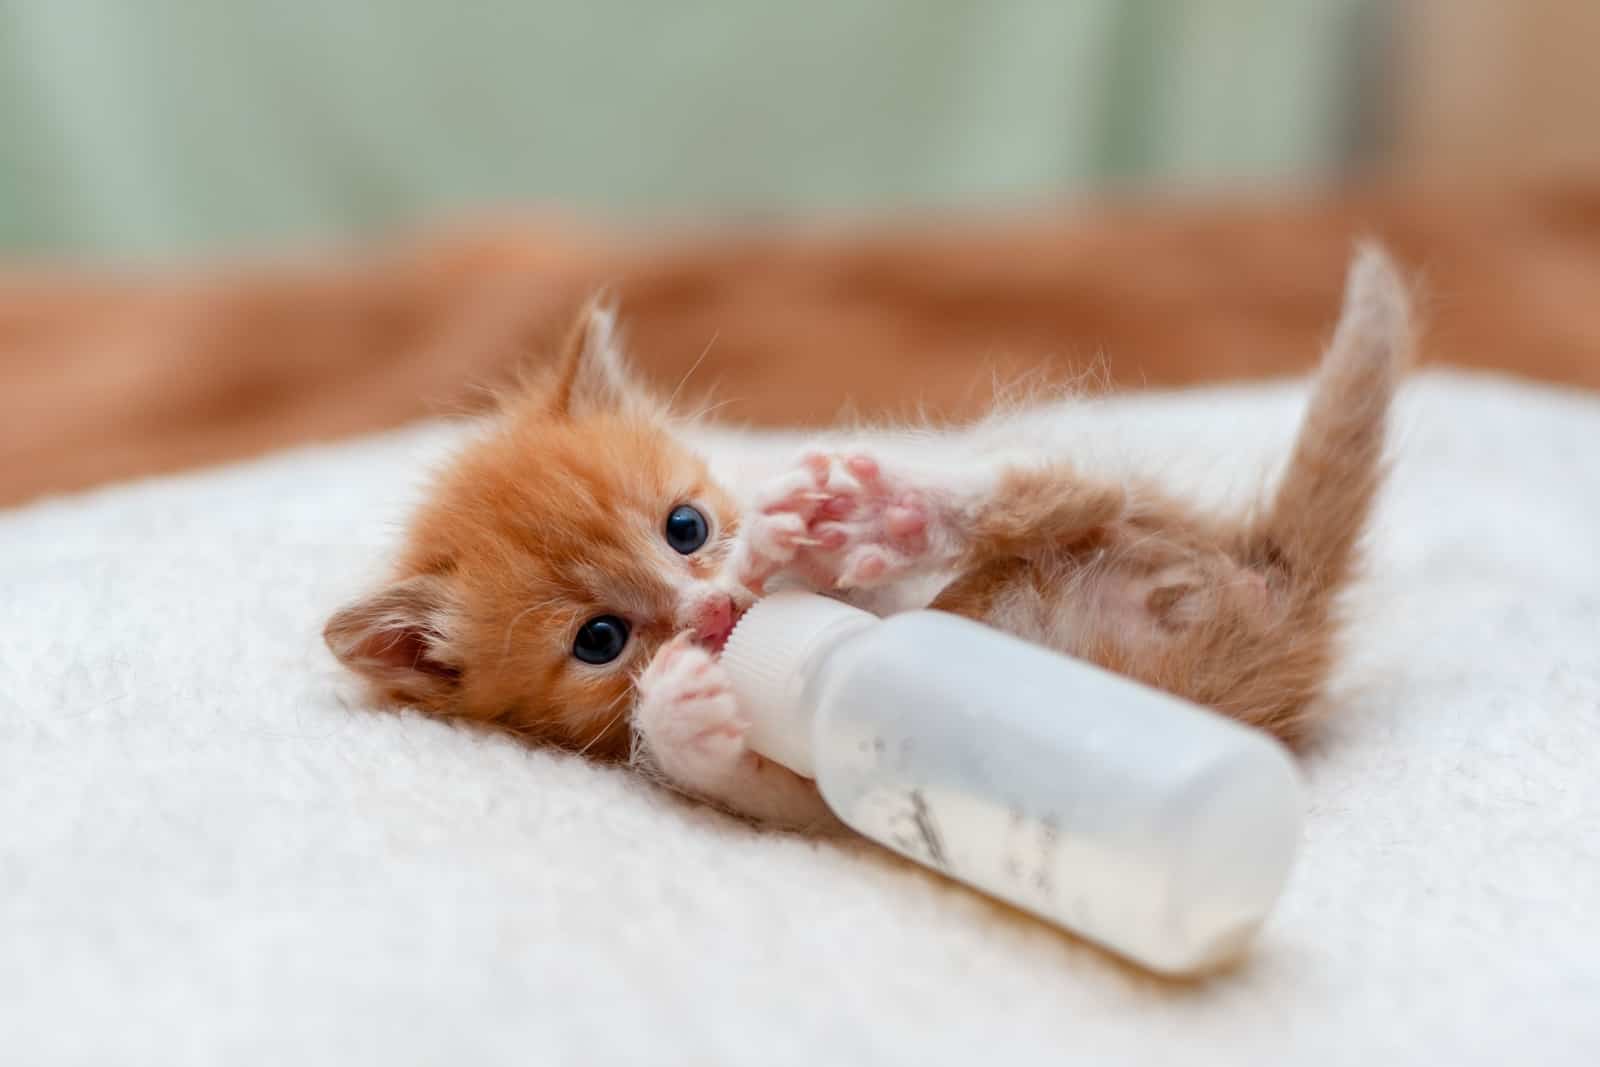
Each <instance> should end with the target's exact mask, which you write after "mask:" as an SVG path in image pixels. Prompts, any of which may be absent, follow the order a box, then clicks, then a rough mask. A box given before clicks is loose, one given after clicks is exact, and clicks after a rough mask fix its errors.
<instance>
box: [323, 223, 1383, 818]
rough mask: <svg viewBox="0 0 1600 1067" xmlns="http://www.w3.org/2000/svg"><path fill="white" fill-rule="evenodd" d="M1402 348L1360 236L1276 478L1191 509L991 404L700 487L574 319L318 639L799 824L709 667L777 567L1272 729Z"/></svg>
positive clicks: (1320, 675) (699, 472)
mask: <svg viewBox="0 0 1600 1067" xmlns="http://www.w3.org/2000/svg"><path fill="white" fill-rule="evenodd" d="M1409 341H1410V338H1409V322H1408V311H1407V303H1406V299H1405V294H1404V290H1403V287H1402V285H1401V283H1400V281H1399V279H1398V278H1397V277H1396V275H1395V272H1394V270H1393V268H1392V267H1391V265H1390V264H1389V263H1388V261H1387V260H1386V259H1385V258H1384V257H1383V256H1382V254H1381V253H1378V252H1376V251H1372V250H1369V251H1364V252H1363V253H1362V254H1361V255H1360V256H1359V257H1358V259H1357V261H1356V264H1355V265H1354V267H1353V268H1352V271H1351V278H1350V282H1349V286H1348V290H1347V295H1346V303H1345V309H1344V312H1343V315H1342V317H1341V320H1340V323H1339V326H1338V329H1337V332H1336V333H1335V336H1334V338H1333V341H1332V343H1331V345H1330V346H1329V349H1328V352H1327V354H1326V356H1325V358H1324V361H1323V365H1322V369H1321V372H1320V374H1319V376H1318V378H1317V381H1316V384H1315V387H1314V391H1313V394H1312V397H1311V402H1310V407H1309V409H1308V411H1307V414H1306V416H1305V420H1304V423H1303V426H1302V428H1301V431H1300V435H1299V438H1298V440H1297V442H1296V444H1295V447H1294V451H1293V454H1292V456H1291V458H1290V461H1289V465H1288V469H1287V471H1286V473H1285V475H1284V477H1283V480H1282V484H1281V485H1280V487H1279V488H1278V490H1277V492H1276V494H1275V495H1274V496H1273V498H1272V499H1271V500H1270V501H1269V502H1267V503H1266V504H1265V505H1264V506H1263V507H1261V508H1260V509H1259V511H1257V512H1255V513H1252V514H1249V515H1243V516H1218V515H1209V514H1202V513H1200V512H1198V511H1196V510H1195V509H1193V508H1191V507H1189V506H1186V505H1185V504H1183V503H1181V502H1179V501H1177V500H1175V499H1173V498H1172V497H1170V496H1168V495H1167V494H1166V493H1165V492H1164V491H1162V490H1161V489H1159V488H1157V487H1156V486H1154V485H1151V484H1146V483H1128V482H1125V481H1103V480H1097V479H1096V478H1094V477H1093V476H1092V475H1089V474H1086V473H1084V472H1082V471H1079V470H1077V469H1076V468H1075V467H1074V466H1073V465H1072V464H1071V463H1070V461H1069V460H1068V459H1067V458H1066V457H1065V456H1062V455H1059V454H1053V453H1051V452H1050V451H1049V450H1048V449H1042V448H1040V447H1039V446H1038V444H1037V443H1030V442H1027V441H1014V440H1009V439H1008V437H1007V433H1006V431H1005V426H1004V420H999V421H996V422H994V423H991V424H989V425H986V426H979V427H974V428H970V429H968V430H965V431H959V432H953V433H950V434H946V435H923V436H920V437H916V438H912V439H901V440H896V439H894V438H881V439H875V440H873V441H871V442H870V443H867V444H863V445H855V446H847V447H843V448H819V449H812V450H810V451H808V452H806V453H804V454H802V455H801V456H800V457H799V458H798V459H797V460H796V461H795V462H794V463H793V464H791V465H790V466H789V467H788V468H787V469H781V470H779V471H777V472H775V473H774V474H772V475H770V476H766V477H761V478H757V479H755V480H753V481H748V482H740V483H737V484H735V483H728V484H722V483H719V481H718V480H717V479H715V478H714V477H713V476H712V473H711V468H710V467H708V465H707V463H706V460H705V459H704V458H702V457H701V456H700V455H699V454H697V453H696V452H695V451H694V450H693V449H692V448H691V447H690V446H689V445H688V444H687V443H686V442H685V438H684V431H685V430H687V429H690V428H689V427H686V426H683V425H680V424H677V423H675V422H674V420H673V418H672V416H671V415H670V413H669V412H668V411H667V409H666V407H665V405H663V404H661V403H659V402H658V401H656V400H654V399H653V398H651V397H650V396H648V395H647V394H646V393H645V392H644V391H643V390H641V389H640V388H638V387H637V386H636V385H635V384H634V383H633V382H632V381H631V380H630V379H629V377H628V375H627V373H626V371H625V368H624V366H623V364H622V361H621V358H620V355H619V353H618V351H617V348H616V344H615V342H614V339H613V336H612V328H611V319H610V317H609V315H607V314H604V313H600V312H596V313H593V314H592V316H591V317H590V318H589V319H587V320H586V321H585V322H583V323H580V325H579V327H578V328H577V329H575V330H574V333H573V338H572V340H571V341H570V342H569V344H568V346H567V350H566V351H565V353H564V354H563V356H562V358H561V359H560V361H559V363H558V366H557V367H556V369H555V370H554V371H553V372H552V373H551V374H549V375H548V376H547V377H546V378H544V379H541V380H539V381H536V382H534V383H532V384H530V385H529V386H528V387H527V388H526V389H524V390H523V391H522V392H521V393H520V394H518V395H517V396H515V397H514V398H513V399H512V400H511V401H510V402H509V403H508V404H507V405H506V407H505V410H504V411H503V412H502V413H501V415H500V417H499V419H498V421H496V422H495V423H494V424H493V425H492V426H491V427H490V429H489V430H488V431H487V432H486V433H485V434H483V435H482V436H481V437H480V438H479V439H477V440H476V441H474V442H473V443H472V444H471V445H469V446H468V447H467V448H466V449H465V450H464V451H463V452H462V453H461V454H460V455H459V456H458V457H457V458H456V459H455V460H454V462H453V463H452V464H451V465H450V466H449V467H448V468H447V469H446V470H445V471H444V472H443V475H442V477H441V478H440V480H439V482H438V485H437V487H436V488H435V490H434V492H433V494H432V496H431V498H430V499H429V500H428V501H427V502H426V503H425V504H424V505H423V506H422V508H421V509H420V511H419V512H418V513H417V515H416V516H415V518H414V519H413V522H412V524H411V528H410V532H409V536H408V538H407V540H406V545H405V548H404V550H403V552H402V554H401V557H400V560H399V563H398V566H397V568H396V573H395V578H394V580H393V581H392V582H391V583H389V584H388V585H386V586H384V587H383V588H381V589H379V590H378V591H376V592H374V593H372V594H371V595H369V596H367V597H365V598H363V599H362V600H360V601H358V602H357V603H355V604H352V605H350V606H349V607H347V608H345V609H344V610H342V611H340V612H339V613H338V614H336V615H335V616H334V617H333V618H332V619H331V620H330V621H329V623H328V626H327V629H326V638H327V641H328V645H329V647H330V648H331V649H332V650H333V652H334V654H335V655H337V656H338V657H339V659H340V660H341V661H343V662H344V663H345V664H346V665H348V666H349V667H351V668H353V669H354V670H356V671H358V672H360V673H361V674H362V675H364V676H365V677H366V678H367V679H368V680H369V681H370V682H371V683H372V684H373V685H374V687H375V689H376V691H377V693H378V694H379V695H380V696H381V697H382V698H384V699H386V700H389V701H396V702H403V703H408V704H413V705H416V706H418V707H421V708H423V709H426V710H428V711H430V712H433V713H436V714H440V715H447V716H457V717H462V718H466V719H472V720H477V721H480V722H488V723H495V724H498V725H500V726H503V727H505V728H507V729H510V730H512V731H514V732H516V733H518V734H521V735H523V736H525V737H528V738H531V739H535V740H539V741H547V742H551V743H554V744H557V745H561V746H564V747H568V748H571V749H575V750H577V751H580V752H585V753H589V754H591V755H594V756H598V757H604V758H608V759H621V758H625V757H630V756H631V757H632V758H633V759H634V760H635V762H636V763H638V764H639V765H641V766H642V767H645V768H647V769H649V770H650V771H652V772H653V773H656V774H658V775H660V776H663V777H665V778H666V779H668V780H669V781H670V782H672V783H673V784H675V785H676V786H677V787H679V788H681V789H683V790H685V791H687V792H690V793H693V794H696V795H698V796H701V797H704V798H706V799H709V800H712V801H714V802H716V803H719V804H722V805H724V806H726V807H728V808H731V809H734V810H737V811H740V812H743V813H746V814H749V815H753V816H756V817H758V818H763V819H768V820H772V821H776V822H782V823H788V824H797V825H803V824H811V823H816V822H820V821H822V820H824V819H825V818H826V815H825V812H824V809H823V808H822V806H821V802H820V800H819V799H818V797H817V795H816V791H815V789H814V788H813V787H812V786H811V784H810V783H809V782H806V781H805V780H803V779H800V778H798V777H796V776H795V775H793V774H791V773H789V772H788V771H787V770H785V769H784V768H782V767H779V766H777V765H775V764H773V763H771V762H770V761H766V760H763V759H761V758H760V757H759V756H757V755H756V754H755V753H753V752H750V751H749V750H748V749H747V748H746V747H745V745H744V732H745V729H746V726H747V720H746V719H745V717H744V716H743V714H742V713H741V711H740V709H739V708H738V707H737V706H736V704H735V702H734V699H733V697H732V694H731V691H730V689H729V686H728V683H727V679H726V677H725V675H724V673H723V671H722V669H721V667H720V664H719V663H718V662H717V660H716V652H717V650H718V649H720V647H721V644H722V643H723V642H724V641H725V640H726V639H727V635H728V633H729V631H730V630H731V629H732V626H733V624H734V622H735V621H736V620H737V618H738V615H739V613H740V611H741V610H742V609H743V608H744V607H746V606H748V604H749V603H750V602H751V599H752V598H753V597H754V596H757V595H760V593H762V592H764V591H766V590H767V589H768V588H771V587H773V586H775V585H777V584H801V585H806V586H810V587H812V588H818V589H824V590H829V591H833V592H835V593H836V594H837V595H840V596H842V597H844V598H846V599H849V600H852V601H854V602H856V603H860V604H862V605H863V606H868V607H870V608H872V609H873V610H877V611H880V612H890V611H895V610H905V609H907V608H913V607H922V606H927V605H929V604H931V605H932V606H933V607H935V608H939V609H943V610H946V611H952V612H955V613H957V614H961V615H966V616H969V617H971V618H975V619H979V620H982V621H984V622H987V623H989V624H991V625H994V626H997V627H1000V628H1001V629H1005V630H1008V631H1010V632H1012V633H1015V634H1018V635H1020V636H1023V637H1025V638H1028V639H1030V640H1034V641H1038V642H1040V643H1042V644H1045V645H1048V646H1050V647H1052V648H1056V649H1059V650H1061V651H1063V652H1066V653H1069V654H1072V655H1075V656H1080V657H1083V658H1086V659H1089V660H1092V661H1094V662H1097V663H1100V664H1103V665H1105V666H1107V667H1110V668H1111V669H1113V670H1117V671H1120V672H1122V673H1124V674H1127V675H1130V676H1132V677H1134V678H1138V679H1140V680H1142V681H1145V682H1147V683H1150V684H1152V685H1156V686H1159V687H1161V688H1164V689H1168V690H1170V691H1172V692H1174V693H1177V694H1180V695H1182V696H1185V697H1188V698H1189V699H1191V700H1194V701H1197V702H1200V703H1203V704H1208V705H1210V706H1212V707H1214V708H1217V709H1218V710H1220V711H1222V712H1224V713H1225V714H1228V715H1231V716H1234V717H1235V718H1238V719H1241V720H1243V721H1245V722H1248V723H1252V724H1255V725H1258V726H1261V727H1264V728H1266V729H1268V730H1271V731H1273V732H1275V733H1277V734H1278V735H1279V736H1281V737H1283V738H1285V739H1287V740H1290V741H1293V740H1295V739H1297V738H1299V737H1300V736H1302V734H1303V732H1304V730H1305V728H1306V726H1307V709H1308V707H1309V706H1310V704H1311V702H1312V700H1313V698H1314V697H1315V696H1316V695H1317V693H1318V691H1319V689H1320V687H1321V685H1322V683H1323V681H1324V679H1325V678H1326V676H1327V673H1328V670H1329V667H1330V661H1331V657H1332V651H1333V639H1334V637H1335V623H1336V619H1335V614H1334V600H1335V597H1336V595H1337V594H1338V593H1339V592H1340V590H1341V589H1342V588H1343V587H1344V586H1345V585H1346V583H1347V582H1348V580H1349V578H1350V576H1351V573H1352V571H1353V568H1354V566H1355V563H1356V549H1357V543H1358V541H1359V538H1360V536H1361V533H1362V531H1363V529H1364V528H1365V525H1366V522H1367V518H1368V515H1369V513H1370V511H1371V509H1372V504H1373V500H1374V497H1375V495H1376V492H1377V489H1378V487H1379V484H1380V480H1381V475H1382V456H1383V448H1384V437H1385V427H1386V423H1387V415H1388V408H1389V403H1390V399H1391V397H1392V395H1393V392H1394V390H1395V387H1396V385H1397V384H1398V381H1399V379H1400V376H1401V374H1402V372H1403V368H1404V364H1405V360H1406V355H1407V351H1408V348H1409ZM974 669H979V666H978V665H975V667H974Z"/></svg>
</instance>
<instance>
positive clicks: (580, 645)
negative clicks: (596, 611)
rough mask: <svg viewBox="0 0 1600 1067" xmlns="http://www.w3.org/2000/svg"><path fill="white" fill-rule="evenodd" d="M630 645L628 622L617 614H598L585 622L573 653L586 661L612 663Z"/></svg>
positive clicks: (574, 644)
mask: <svg viewBox="0 0 1600 1067" xmlns="http://www.w3.org/2000/svg"><path fill="white" fill-rule="evenodd" d="M626 647H628V624H627V622H625V621H624V620H622V619H619V618H617V617H616V616H615V615H596V616H595V617H594V618H592V619H590V620H589V621H588V622H586V623H584V624H583V629H581V630H579V631H578V637H577V640H575V641H573V642H572V654H573V655H574V656H576V657H578V658H579V659H581V660H583V662H585V663H594V664H600V663H610V662H611V661H612V660H614V659H616V658H617V657H618V656H620V655H622V650H623V649H624V648H626Z"/></svg>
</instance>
